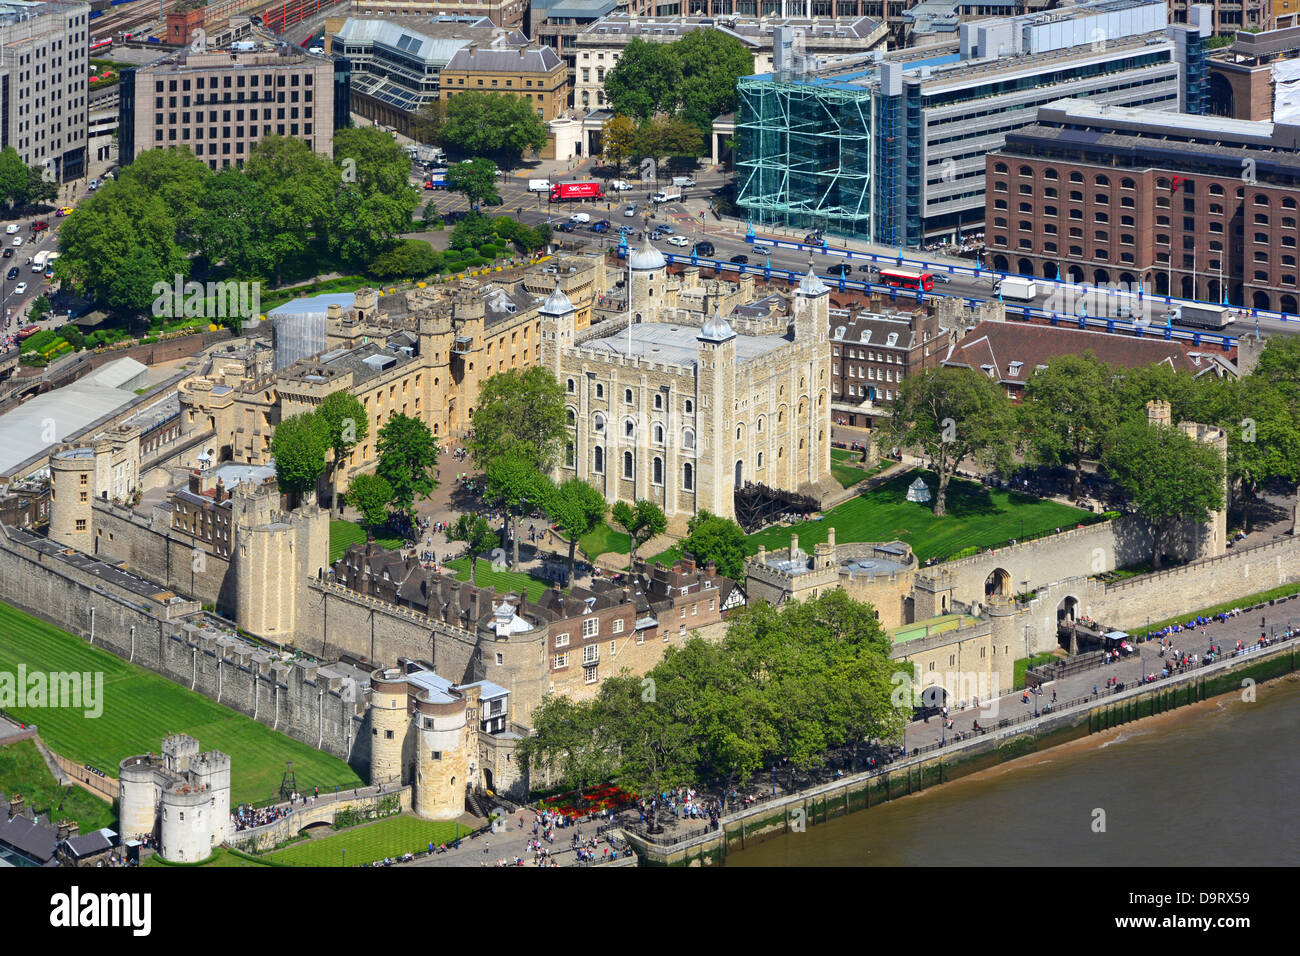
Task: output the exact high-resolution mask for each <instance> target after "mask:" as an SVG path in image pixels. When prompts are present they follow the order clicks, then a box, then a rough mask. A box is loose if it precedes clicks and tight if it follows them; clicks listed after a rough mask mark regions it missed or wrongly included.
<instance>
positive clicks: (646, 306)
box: [627, 238, 668, 322]
mask: <svg viewBox="0 0 1300 956" xmlns="http://www.w3.org/2000/svg"><path fill="white" fill-rule="evenodd" d="M627 264H628V270H629V271H630V273H631V275H630V277H629V282H628V314H629V315H631V316H632V319H633V321H635V322H653V321H654V320H655V318H656V317H657V316H658V314H659V300H660V299H662V297H663V295H664V292H665V289H664V283H665V282H666V280H667V276H668V260H667V259H665V258H664V255H663V253H662V252H660V251H659V250H658V249H656V248H655V247H654V246H652V245H651V244H650V240H649V239H648V238H647V239H646V240H645V242H644V243H642V244H641V248H640V249H638V250H636V251H635V252H633V253H632V254H631V255H630V256H628V260H627Z"/></svg>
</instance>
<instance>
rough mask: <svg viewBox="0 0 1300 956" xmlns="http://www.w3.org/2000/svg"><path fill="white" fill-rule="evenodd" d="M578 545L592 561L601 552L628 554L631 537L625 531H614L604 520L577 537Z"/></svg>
mask: <svg viewBox="0 0 1300 956" xmlns="http://www.w3.org/2000/svg"><path fill="white" fill-rule="evenodd" d="M578 547H580V548H581V549H582V550H583V553H584V554H586V555H588V556H590V557H591V559H592V560H593V561H594V560H595V559H596V558H598V557H600V556H601V555H602V554H611V553H613V554H628V553H630V552H631V550H632V539H631V538H629V537H628V536H627V532H626V531H615V530H614V529H613V528H611V527H610V526H609V525H608V524H606V523H605V522H603V521H602V522H601V523H600V524H599V525H597V526H596V527H595V528H593V529H592V530H591V531H588V532H587V533H586V534H584V535H583V536H582V537H581V538H579V539H578Z"/></svg>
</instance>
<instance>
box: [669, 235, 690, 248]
mask: <svg viewBox="0 0 1300 956" xmlns="http://www.w3.org/2000/svg"><path fill="white" fill-rule="evenodd" d="M690 244H691V240H689V239H687V238H686V237H685V236H669V237H668V245H670V246H689V245H690Z"/></svg>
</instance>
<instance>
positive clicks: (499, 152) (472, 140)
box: [438, 90, 547, 168]
mask: <svg viewBox="0 0 1300 956" xmlns="http://www.w3.org/2000/svg"><path fill="white" fill-rule="evenodd" d="M438 135H439V137H440V138H441V141H442V143H443V144H444V145H446V146H448V147H450V148H452V149H456V150H458V151H460V152H462V153H465V154H467V155H470V156H487V157H491V158H493V159H496V160H499V161H500V163H501V165H502V166H505V167H507V168H509V167H512V166H516V165H518V164H519V160H520V158H521V157H522V156H523V154H524V153H525V152H531V151H533V150H539V149H542V148H543V147H545V146H546V136H547V134H546V124H545V123H544V122H542V118H541V117H540V116H538V115H537V110H536V109H535V108H534V106H533V105H532V103H531V102H530V101H529V100H527V99H525V98H524V97H522V96H516V95H515V94H513V93H488V92H480V91H478V90H471V91H468V92H464V93H457V94H456V95H455V96H452V97H451V98H450V99H448V100H447V106H446V118H445V119H444V120H443V122H442V124H441V126H440V127H439V132H438Z"/></svg>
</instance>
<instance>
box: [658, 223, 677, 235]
mask: <svg viewBox="0 0 1300 956" xmlns="http://www.w3.org/2000/svg"><path fill="white" fill-rule="evenodd" d="M655 229H656V230H658V231H659V232H662V233H663V234H664V235H665V236H671V235H672V234H673V227H672V226H670V225H668V223H664V224H663V225H662V226H655Z"/></svg>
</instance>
